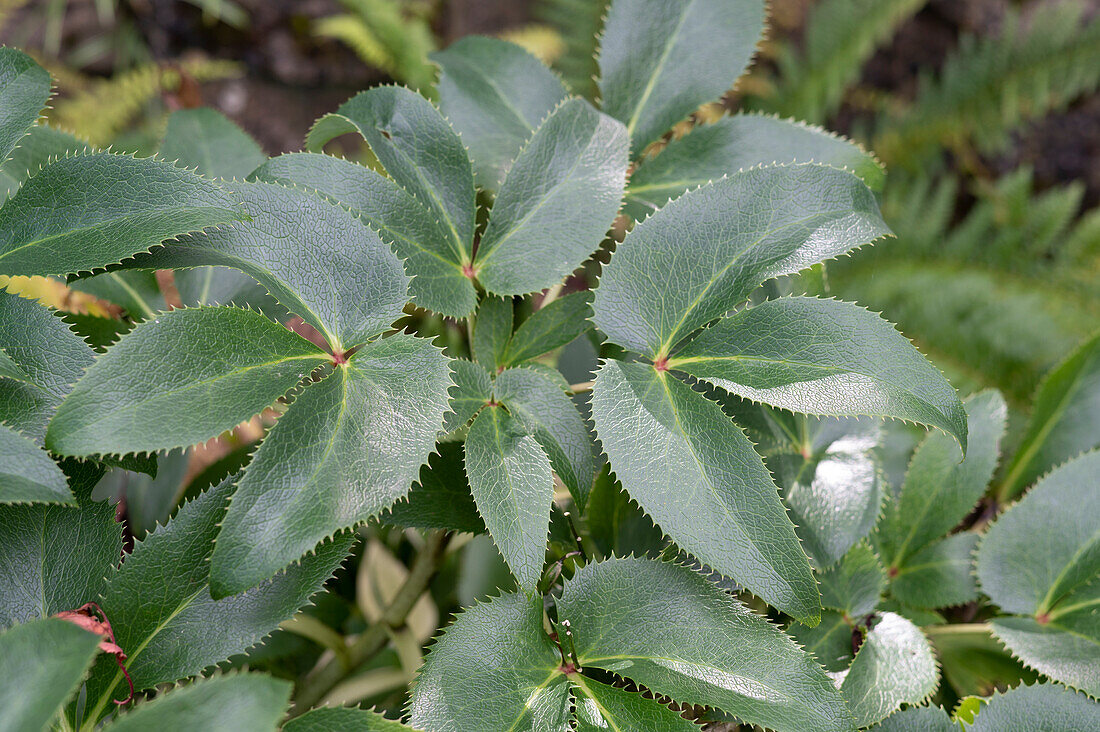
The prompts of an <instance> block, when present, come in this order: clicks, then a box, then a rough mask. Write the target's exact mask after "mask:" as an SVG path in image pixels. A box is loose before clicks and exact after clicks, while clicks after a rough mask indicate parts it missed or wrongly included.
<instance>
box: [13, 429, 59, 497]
mask: <svg viewBox="0 0 1100 732" xmlns="http://www.w3.org/2000/svg"><path fill="white" fill-rule="evenodd" d="M0 503H68V504H72V503H75V501H74V500H73V494H72V493H71V492H70V491H69V487H68V485H66V483H65V474H64V473H62V472H61V468H59V467H57V463H55V462H54V461H53V460H51V459H50V456H49V455H47V454H46V453H45V452H44V451H43V450H42V449H41V448H39V447H38V445H36V444H34V443H33V442H32V441H31V440H29V439H27V438H26V437H24V436H23V435H21V434H19V433H18V432H16V431H15V430H13V429H11V428H10V427H7V426H5V425H2V424H0Z"/></svg>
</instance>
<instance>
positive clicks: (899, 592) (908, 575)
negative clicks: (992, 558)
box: [890, 531, 978, 608]
mask: <svg viewBox="0 0 1100 732" xmlns="http://www.w3.org/2000/svg"><path fill="white" fill-rule="evenodd" d="M977 546H978V535H977V534H975V533H973V532H970V531H964V532H962V533H959V534H954V535H952V536H948V537H947V538H945V539H940V540H938V541H933V542H932V543H931V544H928V545H927V546H925V547H924V548H923V549H921V550H920V551H918V552H916V553H915V554H912V555H910V556H909V557H908V558H907V559H906V560H905V562H903V563H902V564H900V565H898V566H897V567H896V570H895V571H894V572H892V573H891V574H892V579H891V580H890V592H891V594H893V596H894V597H896V598H897V599H898V601H899V602H903V603H905V604H906V605H912V606H913V607H922V608H935V607H952V606H955V605H962V604H964V603H967V602H970V601H971V600H976V599H977V597H978V584H977V581H976V580H975V579H974V551H975V549H976V548H977Z"/></svg>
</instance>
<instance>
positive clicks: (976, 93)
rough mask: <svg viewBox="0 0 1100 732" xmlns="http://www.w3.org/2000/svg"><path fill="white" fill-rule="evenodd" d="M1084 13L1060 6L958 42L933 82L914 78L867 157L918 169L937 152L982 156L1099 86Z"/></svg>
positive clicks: (1092, 36) (1099, 66) (1091, 27)
mask: <svg viewBox="0 0 1100 732" xmlns="http://www.w3.org/2000/svg"><path fill="white" fill-rule="evenodd" d="M1083 13H1084V6H1083V4H1082V3H1080V2H1079V1H1078V0H1065V1H1064V2H1060V3H1058V4H1055V5H1053V6H1052V7H1050V8H1045V9H1044V10H1043V12H1039V13H1035V14H1034V17H1033V18H1032V19H1031V22H1030V26H1025V25H1024V24H1023V23H1022V22H1021V20H1020V17H1019V15H1018V14H1015V13H1011V14H1009V15H1008V16H1007V18H1006V20H1005V25H1004V29H1003V32H1002V33H1000V34H999V35H997V36H990V37H981V38H979V37H974V36H966V37H964V38H963V39H962V40H961V41H960V45H959V48H958V50H957V51H956V52H955V53H954V54H952V55H951V56H950V57H949V58H948V60H947V62H946V64H945V65H944V68H943V71H942V73H941V74H940V75H939V77H937V78H933V77H931V76H925V77H923V78H922V79H921V83H920V86H919V91H918V93H917V98H916V100H915V101H914V103H913V105H912V106H911V107H910V108H909V109H906V110H902V111H901V112H896V113H895V114H897V115H898V116H897V117H896V118H894V119H886V120H884V121H883V122H884V123H883V124H882V125H881V126H880V129H881V130H882V132H880V133H879V135H878V138H877V140H876V141H875V144H874V146H873V147H874V149H875V151H876V152H877V153H878V154H879V156H880V157H881V158H882V159H883V160H884V161H886V162H887V163H893V164H900V165H904V166H906V167H909V168H916V167H918V166H919V165H920V164H921V163H922V162H923V161H925V160H926V159H928V158H929V157H930V156H932V155H935V153H936V152H937V151H938V150H939V148H940V147H941V146H946V147H953V148H955V149H956V150H962V149H965V148H966V146H968V145H969V144H971V141H974V142H976V143H977V145H978V147H979V149H981V150H984V151H990V150H995V149H997V147H999V146H1001V145H1003V144H1004V142H1005V141H1006V139H1007V135H1008V133H1009V132H1011V131H1012V130H1014V129H1016V128H1017V127H1019V126H1020V125H1021V124H1022V123H1024V122H1026V121H1027V120H1030V119H1034V118H1036V117H1039V116H1041V115H1044V114H1046V113H1048V112H1051V111H1054V110H1058V109H1061V108H1063V107H1065V105H1066V104H1068V103H1069V102H1070V101H1072V100H1073V99H1075V98H1077V97H1078V96H1080V95H1081V94H1083V93H1086V92H1088V91H1090V90H1092V89H1095V88H1096V87H1097V86H1098V85H1100V16H1098V17H1096V18H1094V19H1093V20H1092V21H1091V22H1088V23H1083V17H1084V16H1083Z"/></svg>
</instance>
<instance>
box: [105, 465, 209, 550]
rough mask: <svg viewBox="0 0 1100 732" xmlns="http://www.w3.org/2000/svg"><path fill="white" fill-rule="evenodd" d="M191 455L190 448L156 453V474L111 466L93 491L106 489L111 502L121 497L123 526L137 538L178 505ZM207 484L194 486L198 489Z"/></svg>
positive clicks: (185, 484)
mask: <svg viewBox="0 0 1100 732" xmlns="http://www.w3.org/2000/svg"><path fill="white" fill-rule="evenodd" d="M191 455H192V451H191V450H172V451H171V452H169V453H168V454H167V455H162V456H160V460H159V464H158V466H157V474H156V476H153V477H151V476H148V475H140V474H138V473H135V472H133V471H130V470H122V469H116V470H111V471H110V472H109V473H108V474H107V475H106V476H105V477H104V478H103V480H102V481H100V484H99V485H98V486H96V495H97V496H98V495H102V494H104V493H109V494H110V495H111V498H110V499H109V500H110V501H111V502H112V503H117V502H118V500H119V499H124V500H125V501H126V504H125V505H126V521H127V528H129V530H130V533H131V534H133V535H134V537H135V538H137V539H141V538H143V537H144V536H145V535H146V534H148V533H149V532H150V531H152V530H153V529H154V528H156V526H157V525H158V524H164V523H167V521H168V519H169V517H170V516H171V515H172V513H173V512H174V511H175V509H176V507H177V506H178V505H179V503H180V501H181V499H182V498H183V495H182V494H183V492H184V489H185V488H187V487H188V481H187V479H186V477H187V474H188V470H189V468H190V466H191ZM223 477H224V476H223ZM214 482H215V483H216V482H219V481H214ZM209 485H211V484H209V483H208V484H207V485H206V486H201V487H198V490H201V489H202V488H205V487H208V486H209Z"/></svg>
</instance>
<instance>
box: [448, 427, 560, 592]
mask: <svg viewBox="0 0 1100 732" xmlns="http://www.w3.org/2000/svg"><path fill="white" fill-rule="evenodd" d="M466 475H467V476H468V477H469V479H470V490H471V492H472V493H473V495H474V502H475V503H477V508H478V512H479V513H480V514H481V516H482V518H483V519H484V520H485V526H486V528H488V529H489V535H490V536H492V537H493V542H494V543H495V544H496V545H497V548H498V549H499V550H500V553H501V555H503V557H504V561H505V562H507V563H508V568H509V569H511V570H512V574H513V575H514V576H515V578H516V580H518V581H519V584H520V586H521V587H523V588H525V589H533V588H534V587H535V586H536V585H537V584H538V581H539V579H540V578H541V577H542V566H543V562H544V556H545V553H546V536H547V533H548V531H549V527H550V504H551V502H552V501H553V498H554V478H553V475H552V474H551V472H550V460H549V458H547V456H546V453H545V452H543V450H542V448H541V447H540V446H539V443H538V442H537V441H536V439H535V438H534V437H532V436H531V435H529V434H527V432H526V431H525V430H524V429H523V428H522V427H521V425H520V424H519V422H518V421H517V420H516V419H514V418H513V417H512V416H511V415H509V414H508V412H505V411H504V410H503V409H501V408H500V407H487V408H485V409H484V410H482V412H481V414H479V415H478V416H477V418H476V419H475V420H474V423H473V424H472V425H471V426H470V433H469V434H468V435H467V437H466Z"/></svg>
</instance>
